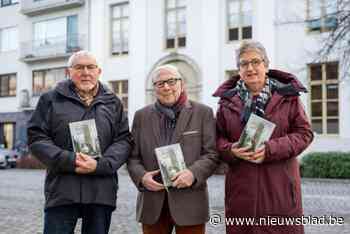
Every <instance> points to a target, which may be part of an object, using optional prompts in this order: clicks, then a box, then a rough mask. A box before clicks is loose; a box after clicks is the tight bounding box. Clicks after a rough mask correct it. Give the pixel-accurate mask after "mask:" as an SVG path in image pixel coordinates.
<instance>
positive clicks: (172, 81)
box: [153, 78, 181, 88]
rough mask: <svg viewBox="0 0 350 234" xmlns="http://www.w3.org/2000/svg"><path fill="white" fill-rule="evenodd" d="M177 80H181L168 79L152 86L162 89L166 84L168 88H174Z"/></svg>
mask: <svg viewBox="0 0 350 234" xmlns="http://www.w3.org/2000/svg"><path fill="white" fill-rule="evenodd" d="M178 80H181V78H170V79H168V80H160V81H156V82H154V83H153V85H154V86H156V87H157V88H163V87H164V85H165V83H167V84H168V85H169V86H174V85H175V84H176V82H177V81H178Z"/></svg>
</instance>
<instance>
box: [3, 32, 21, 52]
mask: <svg viewBox="0 0 350 234" xmlns="http://www.w3.org/2000/svg"><path fill="white" fill-rule="evenodd" d="M10 29H12V30H13V29H14V30H16V34H17V38H16V48H9V49H8V48H7V49H6V50H4V49H3V48H2V40H3V33H4V31H6V30H10ZM18 36H19V34H18V27H17V26H11V27H6V28H0V53H7V52H11V51H17V50H18V49H19V37H18Z"/></svg>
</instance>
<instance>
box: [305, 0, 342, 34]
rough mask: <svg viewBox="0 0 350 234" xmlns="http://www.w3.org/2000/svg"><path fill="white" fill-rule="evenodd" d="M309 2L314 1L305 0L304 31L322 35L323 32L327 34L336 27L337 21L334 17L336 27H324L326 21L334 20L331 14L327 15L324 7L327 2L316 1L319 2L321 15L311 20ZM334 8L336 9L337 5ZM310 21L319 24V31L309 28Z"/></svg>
mask: <svg viewBox="0 0 350 234" xmlns="http://www.w3.org/2000/svg"><path fill="white" fill-rule="evenodd" d="M311 1H314V0H306V29H307V32H308V33H323V32H329V31H331V30H332V29H333V28H334V27H337V24H338V20H337V18H336V17H335V20H336V25H335V26H334V27H327V26H326V21H327V19H332V18H334V16H333V17H332V13H331V14H327V6H326V4H327V1H328V0H318V1H320V7H321V9H320V10H321V13H320V16H319V17H317V18H313V19H311V16H310V12H311ZM336 8H338V5H336ZM333 14H334V13H333ZM312 21H319V22H320V27H319V29H313V28H312V27H310V23H311V22H312Z"/></svg>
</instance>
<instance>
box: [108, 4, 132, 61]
mask: <svg viewBox="0 0 350 234" xmlns="http://www.w3.org/2000/svg"><path fill="white" fill-rule="evenodd" d="M111 12H112V14H111V15H112V19H111V23H112V40H111V41H112V54H114V55H121V54H128V53H129V3H128V2H125V3H121V4H117V5H113V6H112V8H111Z"/></svg>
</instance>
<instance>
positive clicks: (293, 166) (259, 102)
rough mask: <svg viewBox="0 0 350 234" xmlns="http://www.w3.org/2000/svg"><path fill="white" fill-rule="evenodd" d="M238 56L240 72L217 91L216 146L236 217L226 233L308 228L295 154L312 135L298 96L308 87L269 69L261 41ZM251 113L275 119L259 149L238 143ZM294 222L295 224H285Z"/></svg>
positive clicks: (229, 209) (229, 213) (229, 212)
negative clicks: (227, 166) (218, 98)
mask: <svg viewBox="0 0 350 234" xmlns="http://www.w3.org/2000/svg"><path fill="white" fill-rule="evenodd" d="M236 61H237V67H238V68H239V75H237V76H234V77H232V78H231V79H230V80H228V81H226V82H225V83H223V84H222V85H221V86H220V87H219V88H218V90H217V91H216V92H215V94H214V96H217V97H220V101H219V104H220V106H219V109H218V112H217V147H218V150H219V152H220V154H221V158H222V160H224V161H225V162H227V163H228V164H229V171H228V173H227V175H226V181H225V214H226V218H229V219H231V221H232V222H230V223H227V224H226V232H227V234H236V233H237V234H244V233H254V234H255V233H276V234H277V233H278V234H281V233H288V234H293V233H295V234H299V233H304V228H303V226H302V225H300V224H302V220H301V216H302V214H303V210H302V200H301V185H300V184H301V182H300V174H299V164H298V161H297V158H296V157H297V156H298V155H299V154H300V153H301V152H302V151H303V150H304V149H305V148H306V147H307V146H308V145H309V144H310V143H311V141H312V139H313V133H312V131H311V127H310V123H309V121H308V119H307V116H306V114H305V111H304V108H303V105H302V103H301V101H300V99H299V95H300V92H306V89H305V87H304V86H303V85H302V84H301V83H300V82H299V81H298V80H297V79H296V77H295V76H293V75H292V74H289V73H286V72H282V71H278V70H269V69H268V66H269V59H268V57H267V55H266V51H265V48H264V47H263V46H262V45H261V44H260V43H259V42H254V41H249V42H244V43H243V44H242V45H241V46H240V48H239V49H238V50H237V60H236ZM251 113H254V114H256V115H258V116H260V117H263V118H265V119H267V120H268V121H271V122H273V123H275V124H276V127H275V129H274V131H273V133H272V136H271V138H270V140H268V141H266V142H265V143H264V144H263V146H261V147H260V148H258V149H256V150H255V151H251V150H250V149H249V148H248V147H241V148H240V147H238V144H237V141H238V139H239V137H240V135H241V133H242V130H243V128H244V126H245V124H246V123H247V121H248V119H249V117H250V115H251ZM291 217H296V219H294V220H293V219H288V218H291ZM232 218H249V219H245V220H244V219H243V220H242V219H241V220H239V219H235V220H233V219H232ZM240 221H242V222H243V224H242V223H240ZM291 221H294V222H295V223H294V225H290V223H289V224H286V222H291ZM250 222H253V225H251V224H249V223H250ZM276 224H277V225H276ZM298 224H299V225H298Z"/></svg>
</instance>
